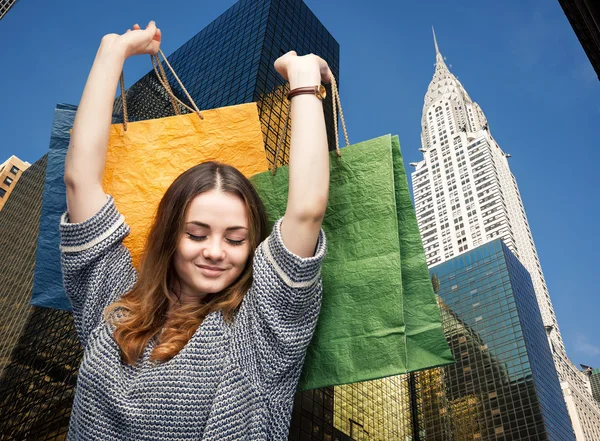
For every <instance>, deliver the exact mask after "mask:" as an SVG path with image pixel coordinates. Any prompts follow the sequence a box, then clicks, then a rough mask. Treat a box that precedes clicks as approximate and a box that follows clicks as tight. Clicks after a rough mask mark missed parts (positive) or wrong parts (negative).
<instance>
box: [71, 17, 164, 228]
mask: <svg viewBox="0 0 600 441" xmlns="http://www.w3.org/2000/svg"><path fill="white" fill-rule="evenodd" d="M160 40H161V33H160V30H159V29H157V28H156V25H155V24H154V22H150V23H149V24H148V26H147V27H146V29H145V30H141V29H140V27H139V26H138V25H135V26H134V27H133V30H128V31H127V32H126V33H125V34H123V35H118V34H108V35H105V36H104V37H103V38H102V42H101V43H100V48H99V49H98V52H97V54H96V59H95V60H94V64H93V66H92V69H91V71H90V74H89V76H88V79H87V82H86V84H85V88H84V90H83V95H82V97H81V101H80V102H79V108H78V109H77V114H76V115H75V122H74V124H73V132H72V135H71V141H70V143H69V150H68V151H67V157H66V160H65V185H66V187H67V206H68V211H69V220H70V222H72V223H79V222H83V221H85V220H87V219H89V218H90V217H92V216H93V215H94V214H95V213H97V212H98V211H99V210H100V208H102V206H103V205H104V204H105V203H106V197H105V195H104V191H103V190H102V175H103V173H104V164H105V161H106V150H107V147H108V135H109V129H110V124H111V119H112V109H113V103H114V97H115V93H116V89H117V84H118V82H119V76H120V74H121V71H122V70H123V63H124V62H125V60H126V59H127V58H128V57H129V56H131V55H138V54H156V53H158V49H159V46H160Z"/></svg>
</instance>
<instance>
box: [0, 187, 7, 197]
mask: <svg viewBox="0 0 600 441" xmlns="http://www.w3.org/2000/svg"><path fill="white" fill-rule="evenodd" d="M5 194H6V190H5V189H3V188H0V198H3V197H4V195H5Z"/></svg>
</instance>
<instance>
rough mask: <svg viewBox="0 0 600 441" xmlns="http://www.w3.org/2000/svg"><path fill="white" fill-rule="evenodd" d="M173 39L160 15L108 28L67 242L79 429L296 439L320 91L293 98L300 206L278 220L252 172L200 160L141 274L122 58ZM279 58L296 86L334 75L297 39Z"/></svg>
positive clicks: (73, 165) (88, 102) (177, 192)
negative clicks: (114, 146) (115, 177)
mask: <svg viewBox="0 0 600 441" xmlns="http://www.w3.org/2000/svg"><path fill="white" fill-rule="evenodd" d="M160 41H161V33H160V30H159V29H157V28H156V26H155V24H154V22H150V24H148V26H147V27H146V29H144V30H142V29H140V27H139V26H138V25H135V26H134V27H133V29H132V30H128V31H127V32H126V33H125V34H123V35H117V34H109V35H106V36H105V37H104V38H103V39H102V42H101V44H100V48H99V50H98V53H97V55H96V59H95V61H94V64H93V67H92V70H91V72H90V75H89V78H88V81H87V84H86V86H85V90H84V92H83V96H82V98H81V102H80V105H79V110H78V111H77V116H76V118H75V123H74V126H73V133H72V137H71V144H70V146H69V151H68V153H67V159H66V163H65V183H66V185H67V202H68V213H65V215H64V216H63V219H62V221H61V226H60V228H61V237H62V243H61V249H62V265H63V277H64V284H65V288H66V291H67V294H68V295H69V297H70V299H71V302H72V304H73V312H74V315H75V323H76V327H77V331H78V334H79V338H80V340H81V342H82V344H83V346H84V349H85V352H84V357H83V361H82V363H81V367H80V369H79V377H78V382H77V391H76V395H75V401H74V404H73V411H72V415H71V422H70V428H69V437H68V439H69V440H102V441H107V440H138V441H141V440H205V441H206V440H239V439H247V440H283V439H287V435H288V430H289V422H290V416H291V409H292V402H293V396H294V392H295V390H296V387H297V383H298V378H299V375H300V371H301V368H302V364H303V360H304V355H305V351H306V347H307V345H308V344H309V342H310V340H311V338H312V335H313V332H314V328H315V324H316V320H317V316H318V314H319V309H320V304H321V280H320V266H321V261H322V259H323V256H324V254H325V247H326V244H325V237H324V234H323V232H322V230H321V222H322V219H323V216H324V213H325V208H326V205H327V195H328V191H329V162H328V151H327V138H326V132H325V121H324V117H323V107H322V103H321V101H320V99H319V98H318V97H317V96H316V95H315V94H314V93H312V94H309V93H304V94H300V95H296V96H294V97H293V98H291V99H292V102H291V106H292V107H291V115H292V121H293V132H292V138H291V151H290V189H289V196H288V204H287V209H286V212H285V215H284V217H283V218H282V219H280V220H279V221H278V222H277V223H276V224H275V226H274V228H273V231H272V232H271V233H270V234H268V231H267V222H266V218H265V213H264V209H263V206H262V203H261V201H260V199H259V197H258V195H257V194H256V192H255V190H254V188H253V187H252V185H251V184H250V182H249V181H248V180H247V179H246V178H245V177H243V176H242V175H241V174H240V173H239V172H238V171H237V170H236V169H234V168H232V167H230V166H227V165H224V164H218V163H204V164H200V165H198V166H196V167H193V168H192V169H190V170H188V171H186V172H185V173H183V174H182V175H181V176H179V177H178V178H177V179H176V180H175V182H173V184H172V185H171V186H170V188H169V189H168V190H167V192H166V193H165V195H164V197H163V199H162V200H161V202H160V204H159V207H158V211H157V215H156V218H155V220H154V224H153V227H152V229H151V232H150V235H149V238H148V242H147V246H146V250H145V254H144V258H143V262H142V264H141V267H140V269H139V274H138V273H137V272H136V270H135V269H134V268H133V266H132V264H131V258H130V255H129V252H128V251H127V249H126V248H125V247H124V246H123V245H122V240H123V238H124V237H125V236H126V235H127V234H128V231H129V230H128V227H127V225H126V224H125V222H124V219H123V216H122V215H120V214H119V212H118V211H117V209H116V207H115V204H114V201H113V200H112V198H111V197H110V196H107V195H105V194H104V192H103V190H102V186H101V182H102V174H103V169H104V162H105V155H106V149H107V143H108V133H109V126H110V123H111V111H112V104H113V99H114V96H115V92H116V87H117V84H118V79H119V75H120V72H121V70H122V68H123V63H124V61H125V59H127V58H128V57H130V56H132V55H138V54H155V53H157V52H158V48H159V45H160ZM275 69H276V70H277V71H278V72H279V73H280V74H281V75H282V76H283V77H284V78H285V79H286V80H288V81H289V82H290V87H291V89H292V90H295V89H298V88H303V87H306V86H316V85H319V84H321V82H322V81H323V82H328V81H329V79H330V75H331V73H330V70H329V68H328V66H327V63H326V62H325V61H323V60H322V59H321V58H319V57H317V56H315V55H306V56H301V57H299V56H297V55H296V54H295V53H294V52H289V53H287V54H285V55H284V56H282V57H281V58H279V59H278V60H277V61H275ZM231 148H235V146H234V145H232V146H231Z"/></svg>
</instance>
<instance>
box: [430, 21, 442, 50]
mask: <svg viewBox="0 0 600 441" xmlns="http://www.w3.org/2000/svg"><path fill="white" fill-rule="evenodd" d="M431 31H432V32H433V44H434V45H435V54H436V55H437V54H440V48H439V47H438V44H437V38H435V29H434V28H433V26H431ZM440 55H441V54H440Z"/></svg>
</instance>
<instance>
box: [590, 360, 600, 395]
mask: <svg viewBox="0 0 600 441" xmlns="http://www.w3.org/2000/svg"><path fill="white" fill-rule="evenodd" d="M590 387H591V389H592V396H593V397H594V399H595V400H596V401H598V402H599V403H600V368H598V369H592V370H591V372H590Z"/></svg>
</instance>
